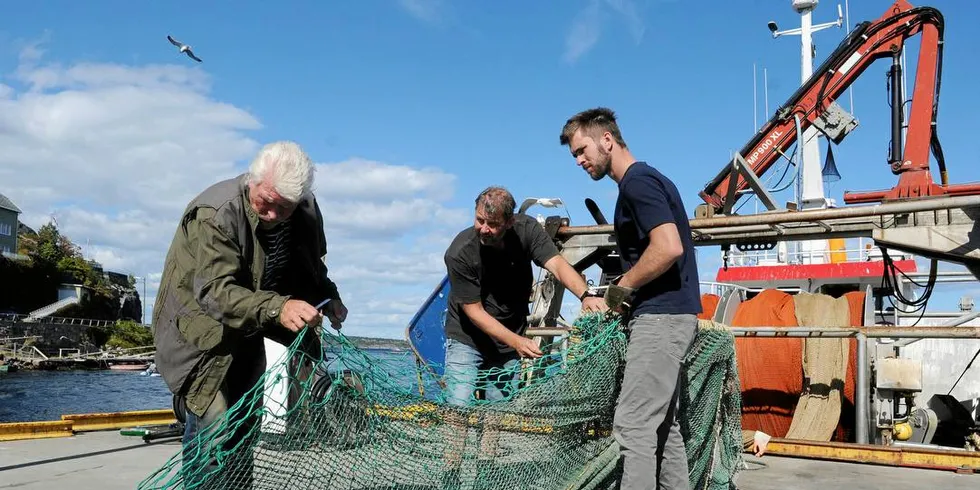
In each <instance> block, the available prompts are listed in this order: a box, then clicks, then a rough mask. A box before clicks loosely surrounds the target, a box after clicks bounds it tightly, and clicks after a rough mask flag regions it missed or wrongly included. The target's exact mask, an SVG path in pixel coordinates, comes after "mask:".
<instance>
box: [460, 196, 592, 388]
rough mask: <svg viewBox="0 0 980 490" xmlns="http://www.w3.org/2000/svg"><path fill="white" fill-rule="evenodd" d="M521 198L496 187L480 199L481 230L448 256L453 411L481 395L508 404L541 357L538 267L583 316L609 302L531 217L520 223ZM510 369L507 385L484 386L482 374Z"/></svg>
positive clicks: (468, 233)
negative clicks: (531, 325) (522, 369)
mask: <svg viewBox="0 0 980 490" xmlns="http://www.w3.org/2000/svg"><path fill="white" fill-rule="evenodd" d="M515 205H516V203H515V201H514V197H513V196H512V195H511V193H510V192H508V191H507V190H506V189H504V188H502V187H489V188H487V189H486V190H484V191H483V192H481V193H480V195H479V196H478V197H477V198H476V217H475V220H474V224H473V227H471V228H467V229H465V230H463V231H462V232H460V233H459V234H458V235H456V238H455V239H454V240H453V242H452V244H451V245H450V246H449V249H448V250H446V254H445V257H444V259H445V262H446V269H447V270H448V272H449V288H450V291H449V302H448V303H449V306H448V309H449V311H448V312H447V315H446V327H445V328H446V370H445V371H446V381H447V390H448V394H449V396H448V399H449V401H450V403H453V404H457V405H466V404H467V403H468V402H469V400H470V399H471V397H472V394H473V391H474V390H475V389H476V388H477V387H483V388H484V389H485V392H486V399H487V400H496V399H501V398H503V397H504V396H506V394H505V393H501V390H506V391H509V390H510V389H511V388H512V386H511V384H512V383H513V382H514V380H513V379H512V376H509V375H510V374H513V372H514V371H513V368H514V367H515V366H516V364H517V362H518V359H519V358H521V357H529V358H536V357H540V356H541V351H540V350H539V349H538V347H537V345H536V343H535V342H534V341H533V340H531V339H530V338H527V337H524V335H523V334H524V330H525V329H526V328H527V316H528V314H529V311H528V305H529V303H530V299H531V290H532V287H533V282H534V275H533V271H532V270H531V263H532V262H534V263H535V264H537V265H538V266H539V267H543V268H545V269H547V270H548V271H549V272H551V273H552V274H554V275H555V277H556V278H558V280H559V281H560V282H561V283H562V285H563V286H565V288H566V289H567V290H568V291H569V292H571V293H572V294H574V295H575V296H576V297H578V298H579V299H580V300H581V301H582V310H583V311H605V310H606V309H607V308H606V305H605V301H604V300H603V299H602V298H600V297H598V295H596V294H595V293H592V292H591V291H590V290H589V288H588V285H587V284H586V283H585V280H584V279H583V278H582V276H581V275H579V273H578V272H576V271H575V269H574V268H572V266H571V265H570V264H569V263H568V262H567V261H566V260H565V259H564V258H563V257H562V256H561V255H559V254H558V248H557V247H556V246H555V243H554V241H552V239H551V237H550V236H548V234H547V233H546V232H545V230H544V227H542V226H541V224H540V223H538V222H537V220H535V219H534V218H531V217H530V216H527V215H523V214H522V215H514V208H515ZM494 367H496V368H502V369H504V370H505V371H504V372H505V373H506V374H508V376H507V379H493V380H489V381H487V380H478V379H477V376H478V372H480V371H482V370H487V369H490V368H494Z"/></svg>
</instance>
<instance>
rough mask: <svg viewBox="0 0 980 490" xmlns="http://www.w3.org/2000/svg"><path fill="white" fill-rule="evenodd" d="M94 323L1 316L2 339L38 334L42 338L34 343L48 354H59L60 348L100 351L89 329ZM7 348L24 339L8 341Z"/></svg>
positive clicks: (20, 342)
mask: <svg viewBox="0 0 980 490" xmlns="http://www.w3.org/2000/svg"><path fill="white" fill-rule="evenodd" d="M93 328H97V327H93V326H92V325H85V324H75V325H72V324H66V323H53V322H45V321H38V322H30V323H28V322H23V321H17V320H10V319H3V318H0V339H2V338H6V337H30V336H34V335H38V336H40V337H41V338H39V339H35V340H34V341H33V344H34V346H35V347H37V348H38V350H40V351H41V352H43V353H44V354H45V355H47V356H51V355H55V356H57V355H58V349H79V351H81V353H82V354H85V353H88V352H98V350H99V349H98V347H96V345H95V344H94V343H93V342H92V337H91V333H90V332H89V329H93ZM6 343H7V344H8V345H7V346H6V347H7V348H10V347H12V345H10V344H18V345H23V344H24V340H23V339H22V340H13V341H9V342H6Z"/></svg>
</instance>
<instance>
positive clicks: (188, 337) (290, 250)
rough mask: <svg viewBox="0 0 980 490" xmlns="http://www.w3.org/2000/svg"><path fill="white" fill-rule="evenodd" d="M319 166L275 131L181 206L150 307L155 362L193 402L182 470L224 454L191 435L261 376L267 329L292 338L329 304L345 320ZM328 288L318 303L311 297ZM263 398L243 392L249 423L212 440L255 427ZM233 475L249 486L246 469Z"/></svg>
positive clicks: (332, 316) (187, 403)
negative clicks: (257, 401) (209, 453)
mask: <svg viewBox="0 0 980 490" xmlns="http://www.w3.org/2000/svg"><path fill="white" fill-rule="evenodd" d="M314 170H315V169H314V166H313V163H312V161H311V160H310V158H309V157H308V156H307V155H306V153H304V151H303V150H302V149H301V148H300V146H299V145H297V144H296V143H293V142H288V141H283V142H275V143H271V144H268V145H266V146H265V147H263V148H262V149H261V150H260V151H259V154H258V155H257V156H256V157H255V159H254V160H253V161H252V163H251V165H250V166H249V170H248V172H247V173H245V174H242V175H239V176H237V177H234V178H231V179H227V180H224V181H221V182H218V183H216V184H214V185H212V186H210V187H208V188H207V189H205V190H204V191H203V192H202V193H201V194H199V195H198V196H197V197H195V198H194V199H193V200H192V201H191V203H190V204H189V205H188V206H187V207H186V209H185V210H184V212H183V213H182V214H181V217H180V220H179V223H178V226H177V231H176V233H175V235H174V238H173V241H172V243H171V245H170V250H169V251H168V253H167V258H166V261H165V263H164V268H163V277H162V278H161V281H160V289H159V292H158V294H157V300H156V304H155V305H154V308H153V337H154V343H155V346H156V363H157V368H158V370H159V372H160V374H161V375H162V377H163V379H164V380H165V381H166V382H167V386H168V387H169V388H170V390H171V391H172V392H173V393H174V395H175V396H176V398H177V399H178V400H179V402H180V403H183V405H184V408H185V409H186V422H185V430H184V440H183V442H184V449H185V462H184V463H185V467H186V468H185V474H186V475H192V474H198V475H199V474H202V473H210V472H209V471H201V470H202V469H203V468H201V466H207V465H215V464H216V463H215V462H214V461H213V460H206V461H201V460H200V459H201V455H200V454H198V455H196V456H194V454H195V453H196V451H195V450H194V449H195V448H194V447H193V446H195V445H196V444H195V441H194V437H195V436H196V435H197V434H198V432H199V431H201V430H202V429H204V428H205V427H207V426H209V425H210V424H211V423H212V422H214V421H215V420H218V419H219V418H221V417H222V416H224V415H225V414H226V412H228V410H229V409H230V408H231V407H233V406H234V405H235V404H236V403H237V402H238V401H239V400H240V399H241V398H242V397H243V396H244V395H245V394H246V393H247V392H248V391H249V390H250V389H251V388H252V387H253V386H254V385H255V384H256V382H257V381H258V380H259V378H260V377H261V376H262V373H263V372H264V371H265V368H266V359H265V348H264V340H263V339H264V338H271V339H273V340H275V341H277V342H279V343H282V344H284V345H288V344H290V343H291V342H292V341H293V340H294V339H295V338H296V335H297V334H298V333H299V332H300V331H301V330H302V329H304V328H306V327H308V326H316V325H319V324H320V323H321V322H322V319H323V316H324V315H325V316H326V317H327V318H328V319H329V321H330V323H331V325H333V327H334V328H337V329H339V328H340V325H341V322H343V321H344V320H345V319H346V316H347V308H346V307H345V306H344V304H343V302H342V301H341V299H340V294H339V292H338V290H337V286H336V285H335V284H334V282H333V281H331V280H330V279H329V278H328V277H327V267H326V265H325V263H324V260H323V259H324V258H325V256H326V253H327V249H326V238H325V236H324V231H323V218H322V215H321V213H320V209H319V206H318V205H317V202H316V199H315V198H314V196H313V191H312V189H313V177H314ZM327 299H329V300H330V301H329V302H328V303H327V304H326V306H324V307H323V311H322V312H321V311H319V310H318V309H317V308H316V307H315V306H313V305H315V304H320V303H321V302H322V301H323V300H327ZM257 408H258V407H255V406H249V405H248V404H243V406H242V407H241V409H240V413H233V414H228V415H229V418H230V419H239V418H242V417H244V418H245V419H244V421H245V423H244V424H241V425H238V426H237V430H234V431H233V432H230V433H227V434H219V435H215V436H214V438H213V439H209V440H213V441H215V444H220V445H221V447H224V448H230V447H233V446H234V445H236V444H237V443H238V442H239V441H240V440H241V439H242V438H243V437H245V436H246V435H248V434H249V433H250V431H252V429H253V428H254V425H255V423H256V422H257V420H255V417H254V416H253V415H254V411H255V410H256V409H257ZM233 427H234V426H233ZM244 457H245V458H250V456H244ZM207 459H211V458H207ZM244 466H245V467H248V466H250V465H247V464H246V465H244ZM243 477H244V478H243ZM235 479H236V480H238V482H237V483H243V484H245V486H247V483H246V482H247V480H249V478H248V475H235ZM186 483H188V482H185V484H186ZM228 483H229V484H232V482H228Z"/></svg>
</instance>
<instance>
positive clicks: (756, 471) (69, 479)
mask: <svg viewBox="0 0 980 490" xmlns="http://www.w3.org/2000/svg"><path fill="white" fill-rule="evenodd" d="M179 450H180V441H179V440H177V439H170V440H160V441H152V442H150V443H145V442H143V440H142V438H140V437H131V436H129V437H127V436H122V435H120V434H119V431H118V430H114V431H99V432H85V433H80V434H77V435H75V436H73V437H65V438H57V439H38V440H24V441H9V442H0V489H6V488H16V489H18V490H42V489H51V488H67V489H71V490H96V489H98V490H115V489H133V488H136V485H137V484H138V483H139V482H140V481H141V480H143V479H144V478H146V477H147V476H148V475H150V474H151V473H152V472H153V471H155V470H156V469H157V468H159V467H160V466H162V465H163V464H164V463H165V462H166V461H167V460H168V459H169V458H170V457H172V456H173V455H174V454H176V453H177V452H178V451H179ZM746 460H747V461H748V469H746V470H745V471H743V472H742V473H741V474H740V475H739V478H738V481H737V484H738V488H740V489H746V490H750V489H757V490H776V489H784V488H796V489H802V490H810V489H812V490H826V489H827V488H847V489H848V490H865V489H867V490H870V489H879V488H888V489H889V490H912V489H922V488H942V489H956V488H964V489H965V488H974V489H975V488H980V474H972V475H962V474H956V473H953V472H950V471H939V470H922V469H911V468H896V467H888V466H875V465H869V464H858V463H839V462H830V461H818V460H809V459H798V458H786V457H777V456H769V455H766V456H763V457H762V458H755V457H753V456H748V455H747V456H746Z"/></svg>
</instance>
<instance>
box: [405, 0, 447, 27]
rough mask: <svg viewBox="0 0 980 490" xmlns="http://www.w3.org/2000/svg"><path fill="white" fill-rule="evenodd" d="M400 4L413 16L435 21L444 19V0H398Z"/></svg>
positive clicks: (426, 20)
mask: <svg viewBox="0 0 980 490" xmlns="http://www.w3.org/2000/svg"><path fill="white" fill-rule="evenodd" d="M398 4H399V5H401V7H402V8H403V9H405V10H406V11H407V12H408V13H409V14H411V15H412V16H413V17H415V18H417V19H419V20H423V21H425V22H433V23H435V22H438V21H439V20H441V19H442V16H443V13H444V9H445V8H446V6H445V3H444V1H443V0H398Z"/></svg>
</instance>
